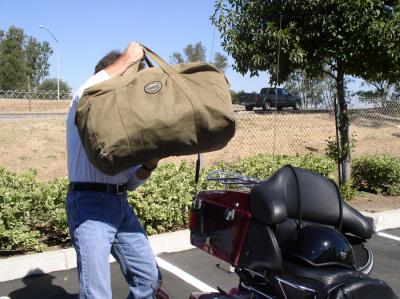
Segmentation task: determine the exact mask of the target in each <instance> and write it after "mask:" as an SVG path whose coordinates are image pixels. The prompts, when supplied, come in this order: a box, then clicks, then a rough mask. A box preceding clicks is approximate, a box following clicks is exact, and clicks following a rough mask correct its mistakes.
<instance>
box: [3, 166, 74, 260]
mask: <svg viewBox="0 0 400 299" xmlns="http://www.w3.org/2000/svg"><path fill="white" fill-rule="evenodd" d="M66 187H67V181H66V180H59V179H57V180H54V181H51V182H49V183H41V182H39V181H38V180H37V178H36V172H35V171H34V170H31V171H28V172H25V173H22V174H17V173H15V172H13V171H7V170H5V169H4V168H3V167H0V244H1V246H0V253H2V254H4V253H6V254H8V253H20V252H25V251H32V250H33V251H40V250H43V249H44V248H45V247H46V246H47V245H53V244H63V243H66V242H68V239H69V237H68V231H67V225H66V216H65V204H64V200H65V195H66Z"/></svg>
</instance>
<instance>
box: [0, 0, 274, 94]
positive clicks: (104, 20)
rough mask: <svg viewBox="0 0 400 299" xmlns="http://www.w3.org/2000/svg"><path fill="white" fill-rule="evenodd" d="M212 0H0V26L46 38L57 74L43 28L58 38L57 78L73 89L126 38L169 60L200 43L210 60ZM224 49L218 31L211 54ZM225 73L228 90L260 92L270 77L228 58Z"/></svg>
mask: <svg viewBox="0 0 400 299" xmlns="http://www.w3.org/2000/svg"><path fill="white" fill-rule="evenodd" d="M213 12H214V0H186V1H185V0H169V1H166V0H164V1H162V0H153V1H139V0H136V1H135V0H130V1H128V0H120V1H116V0H111V1H105V0H97V1H94V0H85V1H78V0H70V1H56V0H52V1H51V0H34V1H28V0H26V1H22V0H1V1H0V15H1V18H0V28H1V29H3V30H7V29H8V28H9V27H10V26H11V25H14V26H16V27H19V28H22V29H23V30H24V31H25V34H27V35H31V36H33V37H35V38H37V39H38V40H39V41H45V40H47V41H48V42H49V43H50V45H51V47H52V48H53V50H54V54H53V55H52V56H51V57H50V59H49V62H50V64H51V68H50V77H57V59H56V53H57V52H56V51H57V44H56V43H55V41H54V40H53V38H52V37H51V36H50V34H49V33H48V32H47V31H45V30H43V29H40V28H39V25H43V26H45V27H47V28H48V29H49V30H50V31H51V32H52V33H53V34H54V36H55V37H56V38H57V39H58V41H59V49H60V77H61V79H63V80H66V81H67V82H68V83H69V84H70V85H71V87H73V88H74V89H76V88H78V87H79V85H80V84H81V83H83V82H84V81H85V80H86V79H87V78H88V77H89V76H91V74H92V73H93V69H94V65H95V64H96V63H97V61H98V60H99V59H100V58H101V57H102V56H103V55H104V54H105V53H107V52H108V51H110V50H112V49H119V50H123V49H124V48H125V46H126V45H127V44H128V42H129V41H133V40H134V41H139V42H141V43H143V44H145V45H147V46H148V47H150V48H152V49H153V50H154V51H155V52H156V53H158V54H159V55H160V56H161V57H163V58H164V59H165V60H167V61H168V62H169V56H170V55H171V54H172V52H174V51H180V52H182V49H183V48H184V47H185V46H186V45H187V44H189V43H196V42H199V41H201V42H202V43H203V45H204V46H205V47H206V48H207V55H208V57H207V59H209V57H210V54H211V48H212V40H213V26H212V25H211V21H210V16H211V15H212V14H213ZM215 52H221V53H223V54H225V55H226V53H224V52H223V50H222V48H221V46H220V36H219V33H218V31H216V34H215V41H214V53H215ZM228 61H229V65H230V67H229V69H228V70H227V71H226V75H227V77H228V79H229V81H230V84H231V88H232V89H234V90H236V91H239V90H245V91H249V92H251V91H259V90H260V89H261V87H263V86H265V85H266V84H267V83H268V76H267V74H266V73H262V74H261V75H260V77H253V78H250V77H249V76H244V77H243V76H242V75H240V74H238V73H236V72H235V71H233V69H232V67H231V65H232V64H233V59H232V58H231V57H229V58H228Z"/></svg>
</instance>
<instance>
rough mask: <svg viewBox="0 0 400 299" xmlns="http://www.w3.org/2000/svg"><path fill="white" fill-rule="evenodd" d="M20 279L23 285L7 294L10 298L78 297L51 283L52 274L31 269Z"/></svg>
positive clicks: (71, 298)
mask: <svg viewBox="0 0 400 299" xmlns="http://www.w3.org/2000/svg"><path fill="white" fill-rule="evenodd" d="M30 273H34V275H29V274H28V276H26V277H24V278H23V279H22V281H23V283H24V284H25V287H23V288H21V289H18V290H15V291H12V292H11V293H10V294H8V297H10V298H11V299H31V298H38V299H39V298H40V299H53V298H57V299H78V294H69V293H68V292H67V291H65V290H64V289H63V288H62V287H60V286H58V285H54V284H53V280H54V279H55V277H54V276H52V275H49V274H44V273H43V272H41V271H40V270H33V271H31V272H30Z"/></svg>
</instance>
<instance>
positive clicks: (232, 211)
mask: <svg viewBox="0 0 400 299" xmlns="http://www.w3.org/2000/svg"><path fill="white" fill-rule="evenodd" d="M250 219H251V213H250V211H249V193H248V192H238V191H228V190H217V191H216V190H213V191H202V192H199V193H197V195H196V196H195V199H194V204H193V208H192V209H191V212H190V224H189V228H190V232H191V237H190V241H191V243H192V245H193V246H196V247H198V248H200V249H202V250H204V251H206V252H207V253H209V254H211V255H213V256H215V257H217V258H219V259H221V260H224V261H226V262H228V263H230V264H231V265H232V266H234V267H237V266H238V262H239V258H240V254H241V252H242V248H243V244H244V241H245V239H246V235H247V230H248V228H249V223H250Z"/></svg>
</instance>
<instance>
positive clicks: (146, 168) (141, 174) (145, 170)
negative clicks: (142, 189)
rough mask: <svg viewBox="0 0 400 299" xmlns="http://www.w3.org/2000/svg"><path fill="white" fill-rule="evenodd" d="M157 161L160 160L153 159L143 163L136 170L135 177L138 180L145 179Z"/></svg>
mask: <svg viewBox="0 0 400 299" xmlns="http://www.w3.org/2000/svg"><path fill="white" fill-rule="evenodd" d="M159 161H160V160H156V159H154V160H150V161H147V162H146V163H143V164H142V166H141V167H139V168H138V170H137V171H136V177H137V178H138V179H140V180H144V179H147V178H148V177H149V176H150V174H151V173H152V172H153V170H154V169H156V168H157V166H158V162H159Z"/></svg>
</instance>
